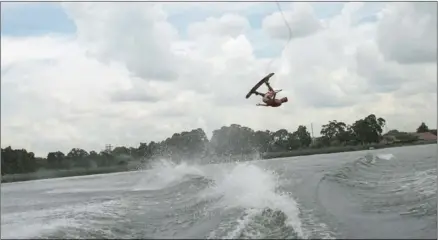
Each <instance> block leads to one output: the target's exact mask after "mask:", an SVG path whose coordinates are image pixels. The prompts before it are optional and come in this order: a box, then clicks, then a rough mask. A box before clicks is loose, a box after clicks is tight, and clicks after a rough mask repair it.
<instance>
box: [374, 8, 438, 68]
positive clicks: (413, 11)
mask: <svg viewBox="0 0 438 240" xmlns="http://www.w3.org/2000/svg"><path fill="white" fill-rule="evenodd" d="M380 18H381V20H380V21H379V24H378V34H377V42H378V44H379V47H380V50H381V51H382V53H383V54H384V56H385V58H387V59H388V60H394V61H397V62H400V63H419V62H420V63H421V62H432V63H435V62H436V60H437V5H436V3H434V2H418V3H417V2H400V3H391V4H387V6H386V8H385V9H384V11H383V12H382V13H381V16H380Z"/></svg>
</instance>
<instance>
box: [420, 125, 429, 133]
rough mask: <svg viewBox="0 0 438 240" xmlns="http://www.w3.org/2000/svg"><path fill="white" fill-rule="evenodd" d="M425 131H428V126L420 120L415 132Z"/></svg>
mask: <svg viewBox="0 0 438 240" xmlns="http://www.w3.org/2000/svg"><path fill="white" fill-rule="evenodd" d="M425 132H429V127H428V126H427V125H426V124H425V123H424V122H422V123H421V124H420V126H419V127H418V128H417V133H425Z"/></svg>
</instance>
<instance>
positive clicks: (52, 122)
mask: <svg viewBox="0 0 438 240" xmlns="http://www.w3.org/2000/svg"><path fill="white" fill-rule="evenodd" d="M1 5H2V6H1V146H2V147H6V146H12V147H13V148H25V149H27V150H28V151H33V152H34V153H35V154H36V155H37V156H46V155H47V153H48V152H50V151H58V150H60V151H63V152H68V151H69V150H70V149H72V148H74V147H79V148H82V149H85V150H87V151H90V150H98V151H99V150H102V149H104V147H105V144H112V145H113V146H132V147H137V146H138V145H139V143H140V142H149V141H161V140H164V139H166V138H167V137H170V136H171V135H172V134H173V133H175V132H181V131H187V130H191V129H195V128H202V129H204V131H205V132H206V133H207V135H208V136H209V137H211V135H212V131H213V130H215V129H218V128H220V127H222V126H224V125H230V124H233V123H235V124H240V125H244V126H248V127H251V128H253V129H255V130H265V129H269V130H274V131H275V130H278V129H281V128H285V129H287V130H289V131H295V130H296V128H297V127H298V126H299V125H305V126H307V127H308V129H309V130H310V127H311V125H312V126H313V133H314V135H315V136H318V135H319V132H320V130H321V126H322V125H323V124H325V123H327V122H328V121H330V120H338V121H344V122H346V123H348V124H351V123H353V122H354V121H356V120H357V119H360V118H364V117H366V116H367V115H369V114H372V113H373V114H375V115H376V116H377V117H383V118H384V119H386V121H387V129H388V130H390V129H399V130H402V131H415V129H416V128H417V127H418V126H419V125H420V123H421V122H425V123H426V124H427V125H428V126H429V127H430V128H436V125H437V45H436V43H437V8H436V3H432V2H430V3H425V2H411V3H409V2H402V3H394V2H387V3H378V2H366V3H359V2H353V3H345V2H340V3H336V2H312V3H303V2H295V3H287V2H282V3H280V7H281V9H282V13H281V12H280V11H279V9H278V7H277V5H276V3H275V2H265V3H259V2H246V3H245V2H235V3H233V2H225V3H208V2H193V3H187V2H186V3H183V2H173V3H152V2H148V3H140V2H131V3H121V2H113V3H102V2H100V3H99V2H94V3H84V2H70V3H57V2H45V3H37V2H27V3H2V4H1ZM282 16H284V18H283V17H282ZM285 20H286V21H285ZM286 23H287V24H288V25H289V26H290V28H291V35H290V38H289V30H288V27H287V25H286ZM270 72H274V73H275V75H274V76H273V77H272V79H271V85H272V86H273V87H274V88H276V89H283V91H282V92H281V93H279V97H284V96H287V97H288V99H289V102H288V103H286V104H284V105H283V106H281V107H279V108H266V107H258V106H256V104H257V103H259V102H260V101H261V99H260V97H258V96H253V97H251V98H250V99H245V97H244V96H245V95H246V93H247V92H248V91H249V89H250V88H251V87H252V86H253V85H254V84H255V83H256V82H258V81H259V80H260V79H261V78H263V77H264V76H265V75H267V74H268V73H270ZM265 90H266V89H265V88H264V87H262V88H261V89H260V91H265Z"/></svg>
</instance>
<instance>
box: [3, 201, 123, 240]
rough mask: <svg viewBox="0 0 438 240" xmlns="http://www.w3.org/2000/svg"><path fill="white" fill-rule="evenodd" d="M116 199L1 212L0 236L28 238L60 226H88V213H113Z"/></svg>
mask: <svg viewBox="0 0 438 240" xmlns="http://www.w3.org/2000/svg"><path fill="white" fill-rule="evenodd" d="M118 204H119V202H117V201H108V202H104V203H91V204H77V205H67V206H63V207H59V208H51V209H39V210H34V211H27V212H18V213H11V214H2V221H1V222H2V224H1V225H2V226H1V238H2V239H3V238H5V239H6V238H15V239H29V238H36V237H40V236H41V234H49V233H51V232H54V231H56V230H58V229H60V228H65V227H68V228H76V229H81V228H84V227H90V228H91V227H92V226H90V221H87V220H86V219H89V215H99V216H100V215H113V214H114V213H113V211H112V209H113V207H114V206H115V205H118Z"/></svg>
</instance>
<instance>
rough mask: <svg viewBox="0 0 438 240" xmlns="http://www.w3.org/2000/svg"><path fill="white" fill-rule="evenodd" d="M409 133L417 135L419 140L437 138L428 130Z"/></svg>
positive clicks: (434, 139) (433, 139)
mask: <svg viewBox="0 0 438 240" xmlns="http://www.w3.org/2000/svg"><path fill="white" fill-rule="evenodd" d="M411 134H412V135H415V136H417V137H418V139H419V140H423V141H436V140H437V136H435V135H433V134H432V133H430V132H424V133H411Z"/></svg>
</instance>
